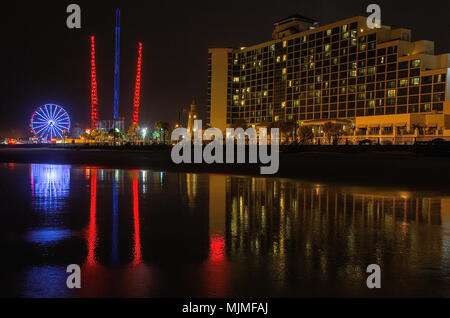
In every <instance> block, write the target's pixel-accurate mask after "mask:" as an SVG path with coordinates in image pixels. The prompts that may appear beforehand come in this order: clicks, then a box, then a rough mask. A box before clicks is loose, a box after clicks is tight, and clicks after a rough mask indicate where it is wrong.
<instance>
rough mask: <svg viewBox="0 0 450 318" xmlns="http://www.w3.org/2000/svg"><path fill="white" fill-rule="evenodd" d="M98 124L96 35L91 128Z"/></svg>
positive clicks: (92, 59) (92, 74)
mask: <svg viewBox="0 0 450 318" xmlns="http://www.w3.org/2000/svg"><path fill="white" fill-rule="evenodd" d="M97 126H98V100H97V72H96V66H95V37H94V36H91V128H92V129H95V128H97Z"/></svg>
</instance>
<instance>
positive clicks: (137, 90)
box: [132, 42, 142, 125]
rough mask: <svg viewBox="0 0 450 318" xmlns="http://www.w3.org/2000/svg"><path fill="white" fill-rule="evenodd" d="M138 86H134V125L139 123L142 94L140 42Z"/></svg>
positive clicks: (140, 47) (140, 48) (139, 50)
mask: <svg viewBox="0 0 450 318" xmlns="http://www.w3.org/2000/svg"><path fill="white" fill-rule="evenodd" d="M138 45H139V49H138V59H137V71H136V86H135V87H134V106H133V122H132V123H133V125H138V124H139V98H140V96H141V63H142V43H141V42H139V44H138Z"/></svg>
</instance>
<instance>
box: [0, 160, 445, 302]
mask: <svg viewBox="0 0 450 318" xmlns="http://www.w3.org/2000/svg"><path fill="white" fill-rule="evenodd" d="M0 178H1V183H0V186H1V192H0V202H1V208H0V213H1V215H0V217H1V221H0V248H1V251H2V257H1V262H0V290H1V292H0V295H2V296H26V297H42V296H43V297H91V296H92V297H93V296H120V297H121V296H131V297H174V296H193V297H231V296H233V297H236V296H247V297H251V296H254V297H261V296H273V297H281V296H285V297H315V296H364V297H365V296H445V297H450V197H445V196H442V195H439V194H436V193H432V192H430V193H423V192H422V193H419V192H407V191H401V190H392V189H380V188H376V189H372V188H351V187H339V186H334V185H331V184H330V185H327V184H311V183H305V182H301V181H293V180H287V179H273V178H252V177H237V176H236V177H235V176H224V175H207V174H186V173H164V172H155V171H150V170H120V169H119V170H114V169H102V168H97V167H81V166H70V165H49V164H31V165H28V164H0ZM372 263H376V264H379V265H380V266H381V269H382V288H381V289H380V290H376V291H374V290H368V289H367V287H366V278H367V275H368V274H366V267H367V265H369V264H372ZM68 264H79V265H80V266H81V271H82V288H81V289H80V290H69V289H67V287H66V278H67V275H68V274H67V273H66V266H67V265H68Z"/></svg>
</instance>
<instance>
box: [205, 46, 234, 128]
mask: <svg viewBox="0 0 450 318" xmlns="http://www.w3.org/2000/svg"><path fill="white" fill-rule="evenodd" d="M230 52H232V49H229V48H216V49H209V53H211V66H212V67H211V109H210V124H211V127H215V128H219V129H220V130H222V131H223V132H224V133H225V129H226V127H227V88H228V53H230Z"/></svg>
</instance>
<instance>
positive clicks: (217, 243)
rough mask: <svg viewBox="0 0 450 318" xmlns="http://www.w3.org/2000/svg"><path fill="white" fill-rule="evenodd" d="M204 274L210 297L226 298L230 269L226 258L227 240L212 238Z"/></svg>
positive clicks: (207, 292)
mask: <svg viewBox="0 0 450 318" xmlns="http://www.w3.org/2000/svg"><path fill="white" fill-rule="evenodd" d="M204 273H205V278H206V282H205V289H206V294H207V295H208V297H226V296H227V293H228V291H227V289H228V279H229V278H228V277H229V268H228V262H227V259H226V256H225V238H224V237H223V236H221V235H211V236H210V243H209V257H208V260H207V261H206V263H205V271H204Z"/></svg>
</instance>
